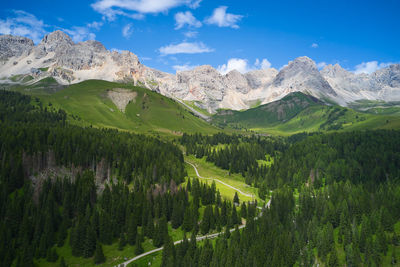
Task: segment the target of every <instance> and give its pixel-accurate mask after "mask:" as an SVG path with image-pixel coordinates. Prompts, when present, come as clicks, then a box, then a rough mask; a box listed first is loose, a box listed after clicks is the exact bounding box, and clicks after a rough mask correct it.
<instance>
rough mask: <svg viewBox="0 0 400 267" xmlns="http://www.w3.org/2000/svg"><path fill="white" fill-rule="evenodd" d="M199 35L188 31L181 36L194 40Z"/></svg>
mask: <svg viewBox="0 0 400 267" xmlns="http://www.w3.org/2000/svg"><path fill="white" fill-rule="evenodd" d="M198 34H199V33H198V32H196V31H188V32H185V33H184V34H183V35H185V37H186V38H194V37H196V36H197V35H198Z"/></svg>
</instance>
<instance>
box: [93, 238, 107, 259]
mask: <svg viewBox="0 0 400 267" xmlns="http://www.w3.org/2000/svg"><path fill="white" fill-rule="evenodd" d="M105 261H106V257H105V256H104V253H103V247H102V246H101V244H100V243H99V242H97V243H96V251H95V252H94V263H95V264H100V263H103V262H105Z"/></svg>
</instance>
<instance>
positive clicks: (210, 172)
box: [185, 155, 262, 202]
mask: <svg viewBox="0 0 400 267" xmlns="http://www.w3.org/2000/svg"><path fill="white" fill-rule="evenodd" d="M185 160H186V161H188V162H190V163H192V164H194V165H195V166H196V167H197V170H198V172H199V174H200V175H201V176H203V177H206V178H217V179H219V180H221V181H223V182H224V183H227V184H229V185H231V186H233V187H235V188H238V189H240V190H241V191H242V192H244V193H246V194H253V195H254V196H255V198H256V199H257V200H258V202H261V201H262V200H261V199H260V198H259V197H258V194H257V188H254V187H250V186H249V185H247V184H246V183H245V182H244V180H245V179H244V177H243V176H242V175H240V174H237V173H232V174H231V175H229V174H228V171H227V170H223V169H221V168H218V167H217V166H215V165H214V164H213V163H211V162H207V161H206V160H205V157H204V158H202V159H197V158H196V157H194V156H193V155H191V156H185ZM186 170H187V172H188V176H189V177H197V175H196V172H195V170H194V169H193V167H192V166H191V165H189V164H186ZM200 181H202V182H205V181H207V183H209V184H211V183H212V180H204V179H200ZM215 185H216V187H217V189H218V190H219V192H220V193H221V196H222V197H223V198H226V199H229V200H230V201H232V199H233V196H234V195H235V192H236V191H235V190H234V189H232V188H229V187H227V186H225V185H223V184H221V183H218V182H216V183H215ZM238 196H239V199H240V201H252V198H251V197H247V196H244V195H242V194H238Z"/></svg>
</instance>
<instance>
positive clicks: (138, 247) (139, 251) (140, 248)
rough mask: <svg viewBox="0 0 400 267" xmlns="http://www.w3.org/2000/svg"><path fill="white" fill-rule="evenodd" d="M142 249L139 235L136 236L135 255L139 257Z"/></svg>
mask: <svg viewBox="0 0 400 267" xmlns="http://www.w3.org/2000/svg"><path fill="white" fill-rule="evenodd" d="M143 251H144V250H143V247H142V238H141V234H137V235H136V246H135V254H136V255H139V254H142V253H143Z"/></svg>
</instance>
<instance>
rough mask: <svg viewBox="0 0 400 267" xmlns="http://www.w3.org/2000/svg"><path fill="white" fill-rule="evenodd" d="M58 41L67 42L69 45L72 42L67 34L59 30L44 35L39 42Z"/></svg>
mask: <svg viewBox="0 0 400 267" xmlns="http://www.w3.org/2000/svg"><path fill="white" fill-rule="evenodd" d="M60 42H63V43H64V42H65V43H69V44H71V45H72V44H73V43H74V42H73V41H72V39H71V37H70V36H69V35H68V34H66V33H65V32H63V31H60V30H57V31H54V32H51V33H49V34H47V35H45V36H44V37H43V39H42V41H41V43H46V44H54V43H60Z"/></svg>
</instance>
